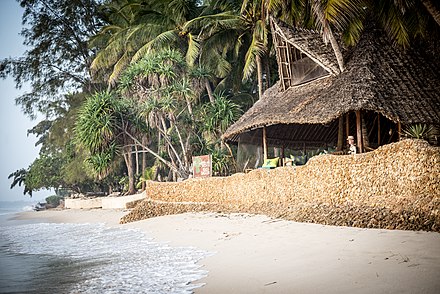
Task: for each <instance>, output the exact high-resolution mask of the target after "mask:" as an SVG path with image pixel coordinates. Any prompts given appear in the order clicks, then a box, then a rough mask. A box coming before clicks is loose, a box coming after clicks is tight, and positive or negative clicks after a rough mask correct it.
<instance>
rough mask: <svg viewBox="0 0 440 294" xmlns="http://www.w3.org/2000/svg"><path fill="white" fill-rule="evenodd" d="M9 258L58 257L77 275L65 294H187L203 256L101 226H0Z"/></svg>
mask: <svg viewBox="0 0 440 294" xmlns="http://www.w3.org/2000/svg"><path fill="white" fill-rule="evenodd" d="M0 236H1V238H2V239H3V240H7V243H8V244H9V245H8V248H7V250H8V251H9V252H11V253H14V254H31V255H41V256H44V257H45V258H47V257H49V258H50V257H53V258H57V259H59V258H62V259H64V260H67V261H68V262H69V263H74V264H77V268H78V270H77V271H75V273H73V272H72V274H75V275H80V277H79V279H78V281H79V282H77V283H75V284H74V285H70V286H69V289H67V290H68V291H67V290H66V291H67V293H191V292H192V290H193V289H195V288H197V287H200V286H201V285H202V284H194V283H192V282H194V281H197V280H199V279H201V278H203V277H205V276H206V275H207V272H206V271H205V270H202V269H201V268H200V266H199V265H197V264H196V263H197V262H198V261H199V260H200V259H202V258H204V257H206V256H208V255H210V253H209V252H206V251H202V250H197V249H195V248H190V247H184V248H182V247H178V248H176V247H171V246H168V245H166V244H163V243H157V242H153V241H152V239H151V238H148V237H147V236H146V235H145V234H144V233H143V232H141V231H139V230H136V229H126V228H114V227H113V228H112V227H106V226H105V225H104V224H53V223H37V224H25V225H16V226H12V227H0Z"/></svg>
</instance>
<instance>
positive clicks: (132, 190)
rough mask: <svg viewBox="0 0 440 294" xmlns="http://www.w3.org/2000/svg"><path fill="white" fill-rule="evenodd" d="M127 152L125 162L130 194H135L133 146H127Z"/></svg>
mask: <svg viewBox="0 0 440 294" xmlns="http://www.w3.org/2000/svg"><path fill="white" fill-rule="evenodd" d="M125 151H126V153H125V154H124V159H125V164H126V166H127V173H128V192H127V194H128V195H133V194H135V193H136V188H135V183H134V166H133V154H132V148H131V146H129V147H127V148H126V150H125Z"/></svg>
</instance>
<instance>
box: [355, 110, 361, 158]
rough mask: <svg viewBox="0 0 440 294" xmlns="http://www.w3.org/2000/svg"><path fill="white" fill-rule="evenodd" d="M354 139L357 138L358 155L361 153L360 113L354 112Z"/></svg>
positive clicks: (358, 111)
mask: <svg viewBox="0 0 440 294" xmlns="http://www.w3.org/2000/svg"><path fill="white" fill-rule="evenodd" d="M356 137H357V147H358V149H359V153H362V126H361V111H360V110H357V111H356Z"/></svg>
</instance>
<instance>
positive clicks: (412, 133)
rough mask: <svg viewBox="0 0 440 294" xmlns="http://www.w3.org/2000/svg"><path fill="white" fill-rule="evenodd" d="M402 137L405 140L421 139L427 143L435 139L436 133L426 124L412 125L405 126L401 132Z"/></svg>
mask: <svg viewBox="0 0 440 294" xmlns="http://www.w3.org/2000/svg"><path fill="white" fill-rule="evenodd" d="M403 135H404V136H405V137H407V138H413V139H423V140H426V141H429V142H433V141H435V140H436V139H437V136H438V135H439V134H438V131H437V129H436V128H435V127H434V126H432V125H427V124H413V125H410V126H407V127H406V128H405V129H404V130H403Z"/></svg>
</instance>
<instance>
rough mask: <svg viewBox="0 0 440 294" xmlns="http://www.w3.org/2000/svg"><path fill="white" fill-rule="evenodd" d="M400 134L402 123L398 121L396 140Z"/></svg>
mask: <svg viewBox="0 0 440 294" xmlns="http://www.w3.org/2000/svg"><path fill="white" fill-rule="evenodd" d="M401 134H402V124H401V123H400V121H398V122H397V140H398V141H400V136H401Z"/></svg>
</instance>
